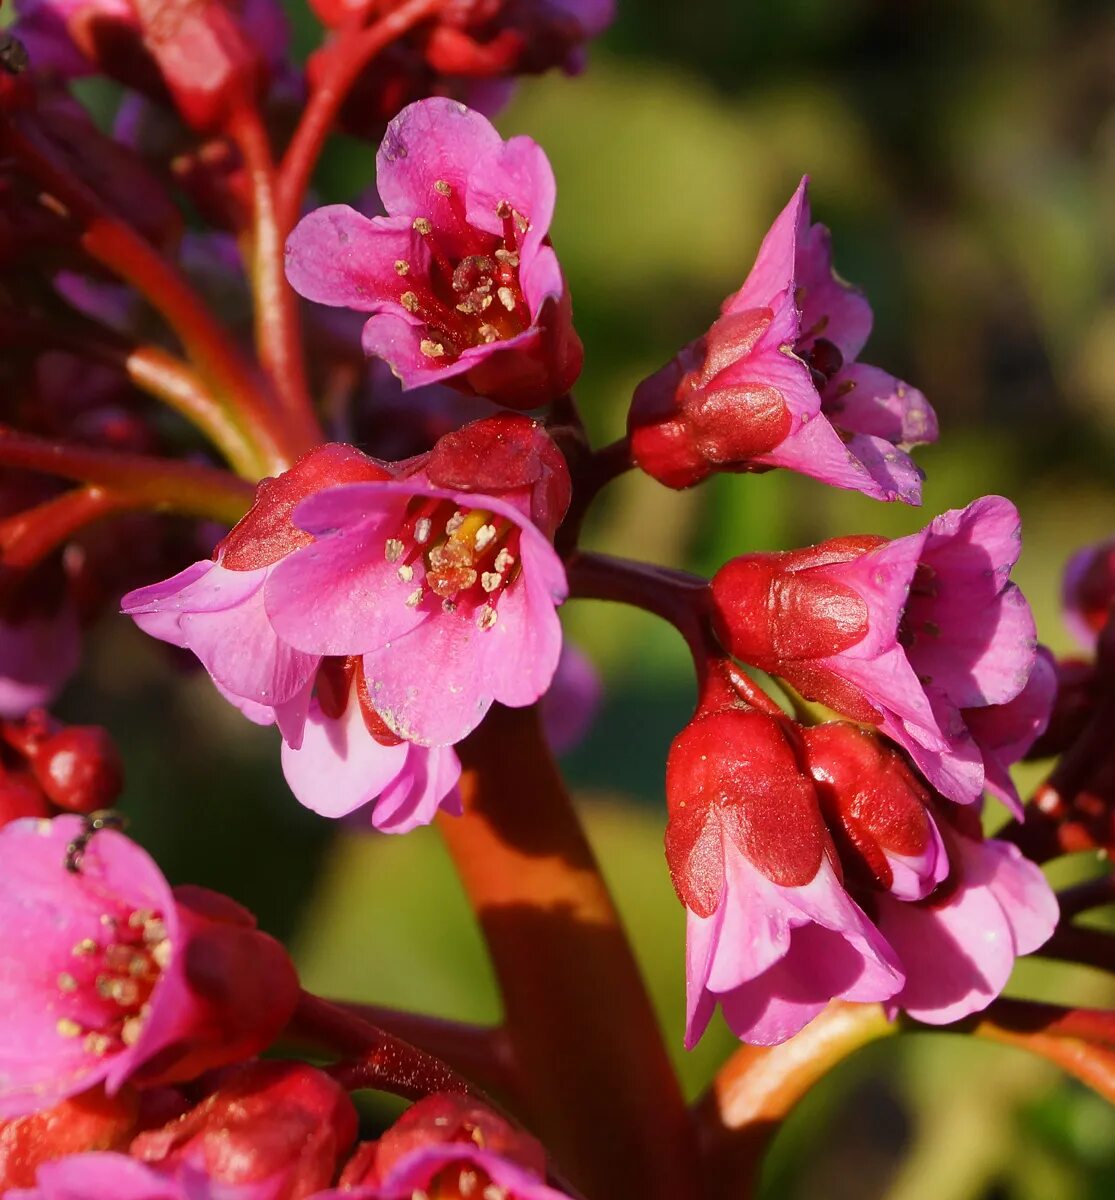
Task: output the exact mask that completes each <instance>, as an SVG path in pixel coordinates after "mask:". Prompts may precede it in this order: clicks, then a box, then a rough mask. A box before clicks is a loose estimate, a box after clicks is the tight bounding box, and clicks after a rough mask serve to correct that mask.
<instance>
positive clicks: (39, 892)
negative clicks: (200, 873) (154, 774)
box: [0, 817, 298, 1117]
mask: <svg viewBox="0 0 1115 1200" xmlns="http://www.w3.org/2000/svg"><path fill="white" fill-rule="evenodd" d="M83 828H84V825H83V822H82V821H81V819H80V818H78V817H58V818H56V819H55V820H54V821H40V820H22V821H15V822H13V823H12V824H10V825H7V826H5V827H4V828H3V829H2V830H0V863H2V868H3V869H2V870H0V913H2V915H3V920H0V1005H2V1007H3V1010H4V1013H5V1020H4V1024H3V1030H2V1032H0V1117H12V1116H19V1115H21V1114H24V1113H28V1112H34V1111H36V1110H37V1109H40V1108H46V1107H49V1106H51V1105H53V1104H56V1103H57V1102H58V1101H59V1100H61V1099H64V1098H65V1097H67V1096H72V1095H74V1094H76V1093H77V1092H80V1091H84V1090H86V1089H87V1088H90V1087H92V1086H93V1085H94V1084H96V1083H103V1084H104V1086H105V1088H106V1090H107V1091H108V1092H109V1093H110V1094H112V1093H114V1092H116V1091H117V1090H118V1089H119V1088H120V1087H121V1086H123V1084H124V1083H126V1082H133V1083H136V1082H147V1083H156V1082H162V1081H166V1080H175V1079H182V1078H192V1077H194V1076H195V1075H197V1074H198V1073H200V1072H201V1071H202V1070H205V1069H208V1068H209V1067H213V1066H216V1065H220V1064H224V1063H227V1062H233V1061H236V1060H237V1059H240V1058H244V1057H246V1056H248V1055H251V1054H254V1053H257V1052H258V1051H260V1050H262V1049H264V1048H265V1047H266V1046H267V1045H269V1044H270V1042H271V1041H272V1040H273V1039H274V1037H275V1036H276V1034H277V1033H278V1032H279V1031H280V1030H281V1029H282V1027H283V1026H284V1025H285V1024H286V1022H287V1020H288V1018H289V1016H290V1013H291V1012H292V1011H293V1008H294V1004H295V1002H296V1000H297V995H298V981H297V977H296V976H295V974H294V968H293V967H292V966H291V964H290V960H289V959H288V958H287V956H286V953H285V951H284V950H283V949H282V947H281V946H279V945H278V943H276V942H274V941H273V940H272V939H271V938H269V937H267V936H266V935H265V934H263V933H260V932H259V931H258V930H256V929H255V928H254V922H253V919H252V917H251V915H250V914H249V913H247V912H245V911H244V910H243V909H241V908H240V907H239V906H237V905H235V904H233V903H232V902H231V901H228V900H226V899H225V898H224V897H223V896H217V895H215V894H214V893H209V892H205V891H203V890H201V889H196V888H180V889H178V890H177V891H176V892H172V891H171V889H170V886H169V885H168V884H167V882H166V880H165V879H164V878H163V876H162V874H161V873H160V872H159V869H158V867H156V866H155V864H154V863H153V862H152V861H151V859H150V858H149V857H148V855H147V854H146V853H144V851H143V850H141V849H140V847H139V846H137V845H136V844H135V843H134V842H132V841H130V840H129V839H128V838H126V837H124V836H123V835H122V834H119V833H116V832H114V831H111V830H105V831H102V832H101V833H98V834H97V835H96V836H95V837H93V838H92V839H91V840H90V842H89V844H88V846H87V847H86V848H85V850H84V853H83V855H82V856H81V859H80V865H79V869H78V870H76V871H73V870H70V869H68V868H67V855H68V850H67V848H68V847H69V845H70V843H71V842H72V841H73V840H74V839H75V838H76V837H77V836H78V835H79V834H80V833H81V831H82V830H83ZM71 865H72V864H71Z"/></svg>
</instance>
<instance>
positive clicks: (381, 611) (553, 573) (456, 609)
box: [266, 415, 569, 746]
mask: <svg viewBox="0 0 1115 1200" xmlns="http://www.w3.org/2000/svg"><path fill="white" fill-rule="evenodd" d="M568 502H569V478H568V472H567V470H566V467H565V463H564V460H563V459H562V458H561V455H560V453H559V452H558V450H557V449H556V447H555V446H554V445H553V443H552V442H551V441H550V439H549V438H548V436H547V435H546V434H545V433H544V431H543V430H542V429H541V427H540V426H538V425H537V424H535V423H534V422H532V421H528V420H527V419H526V418H523V417H515V416H510V415H505V416H501V417H496V418H492V419H490V420H487V421H478V422H475V423H474V424H472V425H468V426H466V427H465V428H464V429H462V430H460V431H458V432H457V433H454V434H449V435H447V436H446V437H443V438H442V439H441V440H440V441H439V442H438V444H437V445H436V446H435V447H434V450H433V451H432V452H431V454H430V455H429V456H428V457H426V458H425V459H424V460H420V463H419V464H418V466H417V469H416V470H414V472H413V473H412V474H409V475H407V476H406V477H405V478H400V479H398V480H395V481H386V482H369V483H363V484H358V483H354V484H349V485H346V486H344V487H337V488H331V489H328V490H327V491H324V492H320V493H318V494H317V495H315V496H311V497H309V498H308V499H306V500H305V501H303V502H302V503H301V504H300V505H299V506H298V508H297V509H296V510H295V512H294V514H293V519H294V521H295V523H296V525H298V526H299V527H300V529H302V530H305V531H306V533H308V534H310V535H311V536H312V538H313V541H312V542H311V543H310V544H309V545H307V546H305V547H304V548H303V549H300V550H296V551H295V552H294V553H292V554H291V555H289V556H288V557H287V558H285V559H284V560H283V561H282V562H281V563H279V564H278V565H277V566H276V567H275V571H274V574H273V577H272V578H271V579H270V580H269V582H268V585H267V596H266V610H267V615H268V619H269V620H270V622H271V625H272V627H273V628H274V630H275V631H276V632H277V633H278V635H279V636H280V637H281V638H282V639H283V640H284V641H285V642H286V643H287V644H288V645H291V646H294V647H297V648H298V649H299V650H301V651H304V652H306V653H309V654H317V655H336V656H349V655H361V656H362V658H363V670H364V676H365V679H366V681H367V688H368V696H369V699H370V702H371V705H372V707H373V708H374V709H375V711H376V712H377V713H378V714H379V715H380V717H382V719H383V721H384V722H385V723H386V725H387V727H388V729H390V730H391V732H392V733H393V734H395V736H396V737H401V738H405V739H406V740H407V741H412V742H416V743H418V744H419V745H426V746H448V745H452V744H453V743H455V742H458V741H460V739H461V738H462V737H464V736H465V735H466V734H467V733H469V732H470V731H471V730H472V729H474V728H475V727H476V726H477V725H478V724H479V722H480V720H481V719H482V718H483V716H484V714H485V713H486V712H487V711H488V708H489V707H490V706H491V704H492V703H493V701H496V700H498V701H499V702H500V703H502V704H506V705H509V706H511V707H520V706H522V705H526V704H531V703H533V702H534V701H535V700H536V699H538V697H539V696H540V695H541V694H542V693H543V692H544V691H545V690H546V688H547V687H548V686H549V684H550V681H551V679H552V678H553V675H554V671H555V670H556V667H557V662H558V657H559V654H560V651H561V627H560V624H559V622H558V618H557V613H556V611H555V607H556V605H557V604H559V603H560V602H561V601H562V600H563V599H564V597H565V594H566V581H565V572H564V570H563V568H562V565H561V561H560V559H559V558H558V556H557V554H556V553H555V551H554V548H553V546H552V544H551V541H550V539H551V537H552V536H553V532H554V530H555V529H556V528H557V525H558V524H559V523H560V521H561V518H562V516H563V515H564V513H565V510H566V507H567V505H568Z"/></svg>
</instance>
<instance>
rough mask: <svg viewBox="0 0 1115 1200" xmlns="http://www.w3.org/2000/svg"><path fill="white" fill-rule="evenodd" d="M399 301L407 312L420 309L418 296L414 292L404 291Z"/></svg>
mask: <svg viewBox="0 0 1115 1200" xmlns="http://www.w3.org/2000/svg"><path fill="white" fill-rule="evenodd" d="M399 303H400V304H401V305H402V306H403V308H405V309H406V310H407V312H417V311H418V297H417V296H416V295H415V294H414V293H413V292H403V294H402V295H401V296H400V297H399Z"/></svg>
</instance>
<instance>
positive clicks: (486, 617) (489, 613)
mask: <svg viewBox="0 0 1115 1200" xmlns="http://www.w3.org/2000/svg"><path fill="white" fill-rule="evenodd" d="M497 620H498V614H497V613H496V610H495V609H494V608H493V607H492V606H491V605H490V604H485V605H484V607H483V608H481V609H480V611H479V612H478V613H477V614H476V628H477V629H483V630H488V629H491V628H492V626H493V625H494V624H495V623H496V621H497Z"/></svg>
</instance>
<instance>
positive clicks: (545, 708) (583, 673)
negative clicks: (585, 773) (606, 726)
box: [539, 642, 604, 754]
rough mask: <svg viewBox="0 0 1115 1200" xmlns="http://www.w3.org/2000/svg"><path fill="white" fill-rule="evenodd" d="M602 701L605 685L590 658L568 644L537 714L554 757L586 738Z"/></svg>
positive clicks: (565, 645) (566, 643) (564, 647)
mask: <svg viewBox="0 0 1115 1200" xmlns="http://www.w3.org/2000/svg"><path fill="white" fill-rule="evenodd" d="M603 701H604V682H603V680H602V679H601V678H600V672H599V671H598V670H597V669H596V665H595V664H594V663H593V661H592V659H591V658H589V656H588V655H587V654H586V653H585V652H584V651H583V650H581V649H579V648H578V647H576V646H574V645H573V644H572V643H571V642H565V643H564V645H563V646H562V648H561V657H560V658H559V659H558V665H557V670H556V671H555V672H554V679H553V682H552V683H551V684H550V690H549V691H548V692H547V693H546V694H545V695H544V696H543V697H542V701H541V704H540V706H539V715H540V716H541V717H542V729H543V732H544V733H545V734H546V741H547V742H549V743H550V749H551V750H553V752H554V753H555V754H566V753H568V752H569V751H570V750H573V749H574V748H575V747H576V746H578V745H579V744H580V743H581V742H582V741H584V739H585V738H586V737H587V736H588V733H589V731H590V730H591V729H592V725H593V722H594V721H595V720H596V718H597V716H598V715H599V713H600V706H601V704H602V703H603Z"/></svg>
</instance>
